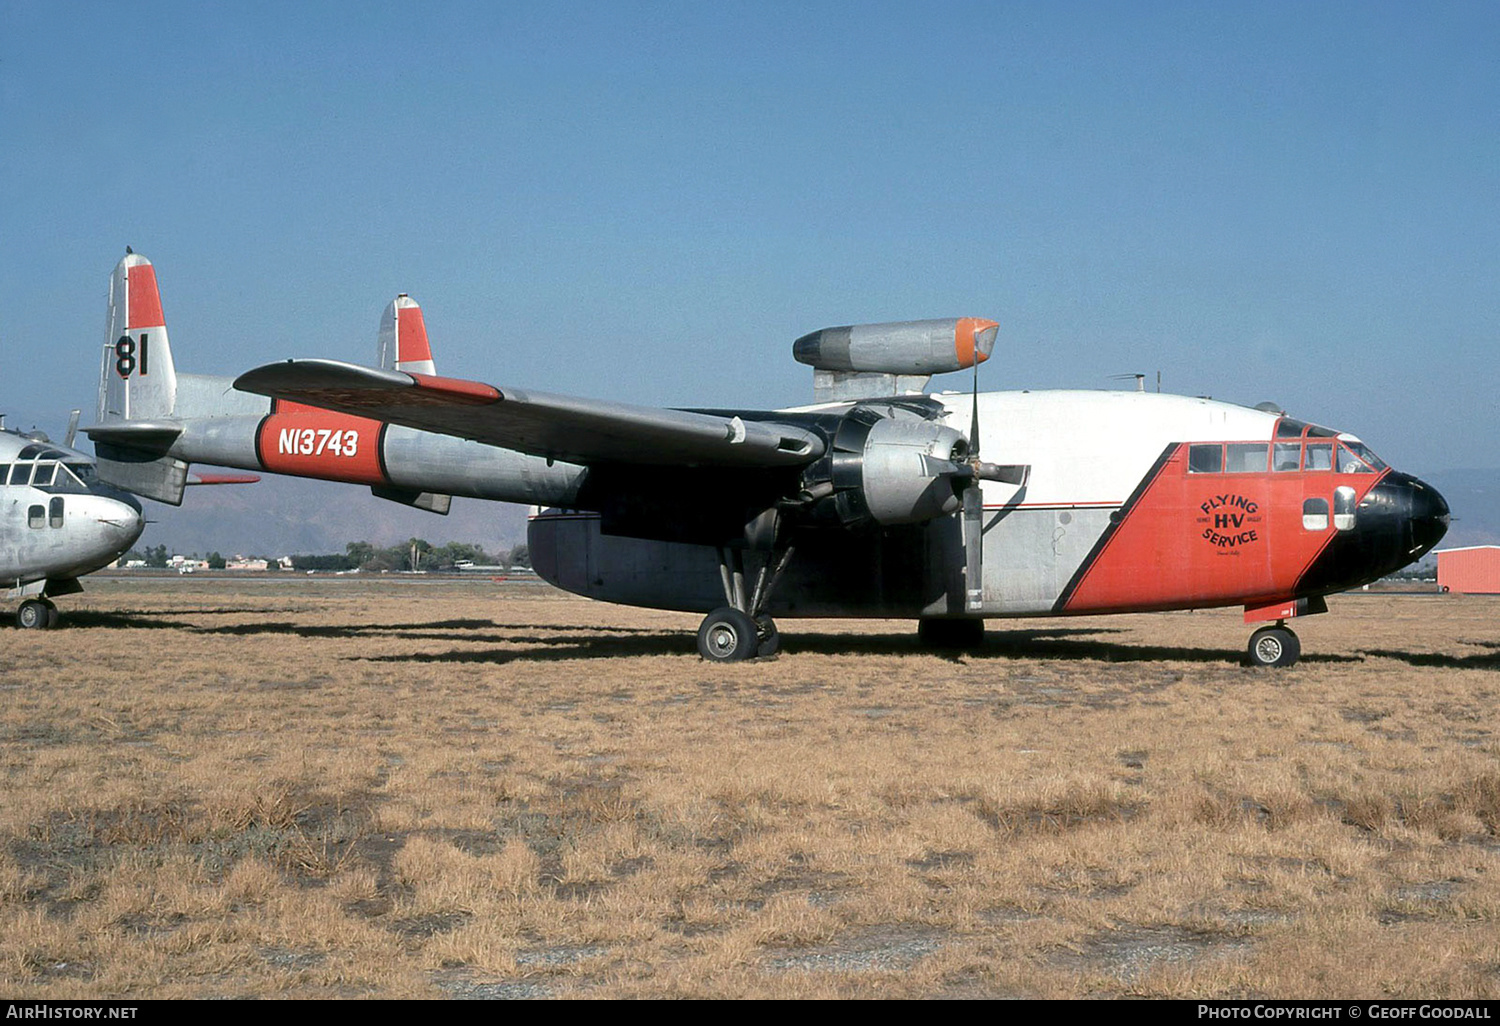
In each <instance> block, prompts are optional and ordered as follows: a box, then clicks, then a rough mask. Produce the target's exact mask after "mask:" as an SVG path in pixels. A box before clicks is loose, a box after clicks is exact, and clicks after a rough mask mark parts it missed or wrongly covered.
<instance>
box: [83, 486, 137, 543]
mask: <svg viewBox="0 0 1500 1026" xmlns="http://www.w3.org/2000/svg"><path fill="white" fill-rule="evenodd" d="M95 503H96V504H97V505H96V506H95V513H94V519H95V521H97V522H98V524H99V526H100V527H102V528H103V529H104V536H105V538H107V539H108V544H109V545H110V546H113V547H115V548H117V549H118V550H119V551H121V552H123V551H125V550H126V549H128V548H130V546H132V545H134V544H135V540H136V539H137V538H139V537H140V536H141V532H143V531H144V530H145V529H146V519H145V517H143V516H141V511H140V509H139V507H137V506H135V505H133V504H129V503H124V502H121V501H119V500H118V499H107V498H104V497H103V496H99V497H98V498H96V499H95Z"/></svg>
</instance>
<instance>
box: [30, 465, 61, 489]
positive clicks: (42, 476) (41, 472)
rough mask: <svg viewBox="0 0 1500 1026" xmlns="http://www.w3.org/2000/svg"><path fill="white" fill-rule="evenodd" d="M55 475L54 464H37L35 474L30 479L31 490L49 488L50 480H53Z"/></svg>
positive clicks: (55, 467)
mask: <svg viewBox="0 0 1500 1026" xmlns="http://www.w3.org/2000/svg"><path fill="white" fill-rule="evenodd" d="M56 474H57V464H56V463H38V464H37V465H36V473H35V474H34V475H32V478H31V487H33V488H51V487H52V479H53V477H54V476H56Z"/></svg>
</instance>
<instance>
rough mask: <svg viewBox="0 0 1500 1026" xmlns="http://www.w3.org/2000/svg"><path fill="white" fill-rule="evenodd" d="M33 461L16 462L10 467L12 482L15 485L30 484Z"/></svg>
mask: <svg viewBox="0 0 1500 1026" xmlns="http://www.w3.org/2000/svg"><path fill="white" fill-rule="evenodd" d="M33 466H35V464H32V463H15V464H12V465H11V468H10V483H11V484H13V485H23V484H28V483H29V482H30V481H31V468H32V467H33Z"/></svg>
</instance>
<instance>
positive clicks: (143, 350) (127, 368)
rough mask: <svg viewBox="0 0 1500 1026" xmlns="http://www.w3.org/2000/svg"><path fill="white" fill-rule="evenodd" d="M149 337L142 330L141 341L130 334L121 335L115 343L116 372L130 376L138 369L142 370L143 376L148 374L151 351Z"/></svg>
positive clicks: (126, 376)
mask: <svg viewBox="0 0 1500 1026" xmlns="http://www.w3.org/2000/svg"><path fill="white" fill-rule="evenodd" d="M148 338H149V336H148V335H147V334H146V333H145V332H141V340H140V342H136V340H135V339H133V338H131V337H130V336H129V335H121V336H120V341H118V342H116V343H115V372H116V373H118V374H119V375H120V377H122V378H129V377H130V375H132V374H134V373H135V372H136V371H140V374H141V377H145V376H146V369H147V367H146V360H147V357H148V356H149V355H150V353H151V349H150V346H149V344H148Z"/></svg>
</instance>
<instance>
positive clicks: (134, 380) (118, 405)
mask: <svg viewBox="0 0 1500 1026" xmlns="http://www.w3.org/2000/svg"><path fill="white" fill-rule="evenodd" d="M105 331H106V334H105V336H104V352H103V354H102V357H101V359H100V364H99V420H98V423H97V424H95V426H94V427H92V428H90V429H89V435H90V437H92V438H93V440H94V453H95V456H96V457H97V461H98V473H99V477H100V479H101V480H103V481H104V482H106V483H108V484H112V485H116V486H117V487H120V488H125V489H127V490H129V491H132V492H135V493H136V494H137V495H144V496H146V497H147V498H149V499H156V500H157V501H158V502H165V503H170V504H171V505H173V506H176V505H180V504H181V503H182V489H183V486H184V485H185V484H186V483H187V471H188V464H187V463H186V462H185V461H184V460H180V459H177V458H176V457H174V456H169V455H167V449H168V447H170V446H171V444H172V440H173V439H174V438H176V436H177V434H178V433H179V432H180V431H181V430H182V426H181V424H174V423H173V421H172V418H173V414H174V412H175V410H176V407H177V369H176V367H174V366H173V364H172V348H171V346H170V345H168V343H167V319H166V317H165V316H163V314H162V308H161V290H160V289H158V288H157V285H156V268H154V267H152V266H151V261H149V260H147V259H146V258H145V257H143V256H141V255H140V254H139V253H133V252H131V250H130V249H129V247H127V248H126V250H125V258H124V259H123V260H121V261H120V262H119V263H118V264H116V265H115V270H114V274H112V275H111V276H110V279H109V323H108V324H107V325H106V328H105Z"/></svg>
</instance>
